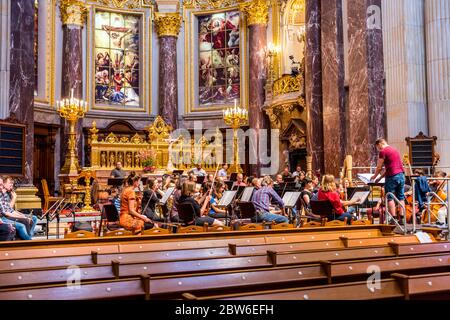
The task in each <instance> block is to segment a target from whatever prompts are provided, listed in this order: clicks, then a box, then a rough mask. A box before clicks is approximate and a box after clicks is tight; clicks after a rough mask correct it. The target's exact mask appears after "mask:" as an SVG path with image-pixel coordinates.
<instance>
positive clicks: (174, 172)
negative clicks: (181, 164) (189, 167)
mask: <svg viewBox="0 0 450 320" xmlns="http://www.w3.org/2000/svg"><path fill="white" fill-rule="evenodd" d="M183 173H184V170H173V172H172V175H174V176H177V175H178V176H181V175H183Z"/></svg>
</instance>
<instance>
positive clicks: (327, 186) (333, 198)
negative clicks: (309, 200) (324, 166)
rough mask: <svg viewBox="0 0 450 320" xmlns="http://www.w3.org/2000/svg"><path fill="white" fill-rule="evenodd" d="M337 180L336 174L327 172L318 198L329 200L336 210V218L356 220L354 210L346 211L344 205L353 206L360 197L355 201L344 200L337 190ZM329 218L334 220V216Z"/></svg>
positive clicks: (348, 221) (348, 220)
mask: <svg viewBox="0 0 450 320" xmlns="http://www.w3.org/2000/svg"><path fill="white" fill-rule="evenodd" d="M336 190H337V187H336V182H335V180H334V176H333V175H331V174H326V175H324V176H323V178H322V186H321V188H320V189H319V193H318V199H319V200H328V201H329V202H330V203H331V205H332V206H333V208H334V211H335V212H336V219H337V220H341V221H344V220H345V218H347V223H348V224H351V221H352V220H356V218H355V216H354V215H353V214H352V212H344V208H343V206H351V205H354V204H357V203H358V202H359V199H355V200H353V201H342V200H341V199H340V195H339V193H338V192H337V191H336ZM327 218H328V220H333V216H328V217H327Z"/></svg>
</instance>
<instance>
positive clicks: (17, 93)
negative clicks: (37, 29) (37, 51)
mask: <svg viewBox="0 0 450 320" xmlns="http://www.w3.org/2000/svg"><path fill="white" fill-rule="evenodd" d="M34 10H35V9H34V1H33V0H20V1H19V0H12V1H11V12H10V17H11V24H10V27H11V34H10V36H11V37H10V41H11V42H10V87H9V119H10V120H13V119H14V120H17V122H19V123H22V124H25V125H26V126H27V128H26V138H25V150H26V154H25V177H24V178H23V179H22V181H21V182H22V183H23V184H24V185H31V184H33V149H34V111H33V104H34V58H33V56H34V48H33V43H34V23H33V21H34ZM0 85H1V84H0Z"/></svg>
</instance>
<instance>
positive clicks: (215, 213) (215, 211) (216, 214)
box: [208, 182, 227, 219]
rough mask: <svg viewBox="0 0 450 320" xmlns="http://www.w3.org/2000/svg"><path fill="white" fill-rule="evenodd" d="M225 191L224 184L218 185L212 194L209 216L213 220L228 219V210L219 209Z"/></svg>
mask: <svg viewBox="0 0 450 320" xmlns="http://www.w3.org/2000/svg"><path fill="white" fill-rule="evenodd" d="M224 191H225V185H224V184H223V183H220V182H219V183H216V184H215V186H214V188H213V192H212V194H211V197H210V198H211V200H210V202H209V204H210V210H209V213H208V215H209V216H210V217H212V218H216V219H219V218H226V217H227V210H226V209H222V208H219V207H218V206H217V204H218V203H219V201H220V199H221V198H222V195H223V192H224Z"/></svg>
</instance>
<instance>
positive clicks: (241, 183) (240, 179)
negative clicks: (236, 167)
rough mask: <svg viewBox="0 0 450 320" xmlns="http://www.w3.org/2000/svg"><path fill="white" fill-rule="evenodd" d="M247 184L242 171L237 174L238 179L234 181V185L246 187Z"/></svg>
mask: <svg viewBox="0 0 450 320" xmlns="http://www.w3.org/2000/svg"><path fill="white" fill-rule="evenodd" d="M246 186H247V184H246V183H245V182H244V175H243V174H242V173H238V174H237V176H236V181H235V182H234V183H233V188H234V187H246Z"/></svg>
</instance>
